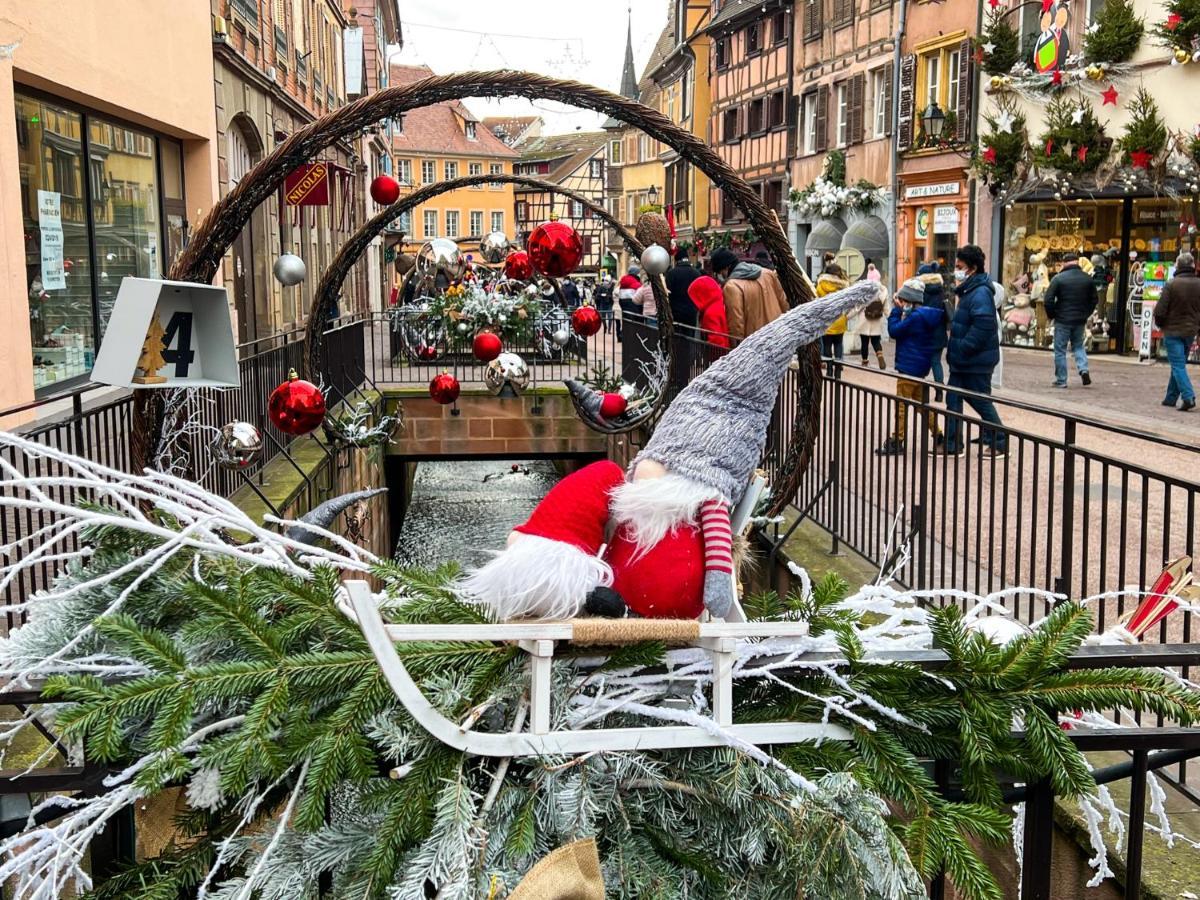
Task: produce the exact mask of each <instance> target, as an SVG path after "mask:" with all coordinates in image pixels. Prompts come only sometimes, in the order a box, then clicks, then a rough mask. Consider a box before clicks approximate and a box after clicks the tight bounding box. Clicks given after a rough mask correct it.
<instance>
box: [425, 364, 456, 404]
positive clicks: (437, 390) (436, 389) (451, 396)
mask: <svg viewBox="0 0 1200 900" xmlns="http://www.w3.org/2000/svg"><path fill="white" fill-rule="evenodd" d="M461 390H462V388H460V387H459V384H458V379H457V378H455V377H454V376H453V375H451V374H450V373H449V372H443V373H442V374H441V375H434V376H433V380H432V381H430V382H429V396H430V397H432V398H433V399H434V400H435V401H437V402H438V403H440V404H442V406H449V405H450V404H451V403H453V402H454V401H455V400H457V399H458V395H459V392H460V391H461Z"/></svg>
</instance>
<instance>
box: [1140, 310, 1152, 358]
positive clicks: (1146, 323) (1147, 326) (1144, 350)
mask: <svg viewBox="0 0 1200 900" xmlns="http://www.w3.org/2000/svg"><path fill="white" fill-rule="evenodd" d="M1141 325H1142V329H1141V330H1142V333H1141V334H1140V335H1139V337H1140V338H1141V340H1139V341H1138V359H1149V358H1150V339H1151V337H1152V336H1153V334H1154V304H1153V303H1152V302H1150V301H1149V300H1143V301H1142V322H1141Z"/></svg>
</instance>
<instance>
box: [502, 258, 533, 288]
mask: <svg viewBox="0 0 1200 900" xmlns="http://www.w3.org/2000/svg"><path fill="white" fill-rule="evenodd" d="M504 274H505V276H506V277H507V278H511V279H512V280H513V281H528V280H529V279H530V278H532V277H533V263H531V262H530V261H529V254H528V253H526V252H525V251H524V250H515V251H513V252H512V253H510V254H508V258H507V259H505V260H504Z"/></svg>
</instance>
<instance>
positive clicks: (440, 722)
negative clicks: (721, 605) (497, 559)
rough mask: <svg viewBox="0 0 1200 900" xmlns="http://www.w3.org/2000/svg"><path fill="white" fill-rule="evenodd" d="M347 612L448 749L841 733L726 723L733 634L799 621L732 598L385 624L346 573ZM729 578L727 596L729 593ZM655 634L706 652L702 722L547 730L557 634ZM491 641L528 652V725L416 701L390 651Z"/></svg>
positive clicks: (741, 514)
mask: <svg viewBox="0 0 1200 900" xmlns="http://www.w3.org/2000/svg"><path fill="white" fill-rule="evenodd" d="M764 485H765V481H764V480H763V479H762V478H756V479H755V480H754V482H753V483H752V484H751V485H750V488H749V489H748V490H747V491H746V496H745V497H743V498H742V502H741V503H739V504H738V507H737V509H736V510H734V512H733V515H732V516H731V520H732V521H731V525H732V526H733V533H734V534H739V533H741V531H742V530H743V529H744V528H745V526H746V523H747V521H748V520H749V518H750V515H751V514H752V512H753V510H754V506H755V504H756V503H757V501H758V497H759V496H760V495H761V493H762V490H763V487H764ZM345 587H346V591H347V593H348V594H349V598H350V603H351V607H352V608H351V609H347V610H346V613H347V615H350V616H352V617H353V618H354V619H355V620H356V621H357V622H358V625H359V627H360V628H361V629H362V632H363V635H364V637H366V639H367V644H368V645H369V646H370V648H371V652H372V653H373V654H374V655H375V658H376V659H377V660H378V661H379V666H380V668H381V669H382V670H383V675H384V677H385V678H386V679H387V682H388V685H389V686H390V687H391V688H392V690H393V691H394V692H395V694H396V696H397V697H398V698H399V699H400V702H401V703H403V704H404V708H405V709H407V710H408V712H409V714H410V715H411V716H412V717H413V718H414V719H416V721H417V722H419V723H420V724H421V725H422V727H424V728H425V730H426V731H428V732H429V733H430V734H431V735H433V736H434V737H435V738H437V739H438V740H439V741H441V742H442V743H444V744H448V745H449V746H451V747H454V748H455V749H457V750H462V751H465V752H467V753H472V754H475V755H477V756H496V757H509V756H546V755H552V754H564V755H573V754H579V753H590V752H594V751H603V750H664V749H680V748H686V747H716V746H721V745H725V744H728V743H729V738H730V737H732V738H734V739H736V740H739V741H744V742H746V743H750V744H755V745H763V744H794V743H799V742H801V741H814V740H849V739H850V733H849V732H848V731H847V730H846V729H844V728H842V727H841V726H838V725H830V724H821V723H807V722H767V723H753V724H743V725H735V724H733V667H734V662H735V661H736V658H737V646H738V642H739V641H744V640H747V639H752V638H772V637H802V636H804V635H807V634H808V625H807V623H804V622H783V623H781V622H747V621H746V615H745V612H744V611H743V610H742V607H741V604H740V603H739V602H738V601H737V600H736V599H735V601H734V608H733V610H731V612H730V615H729V617H728V621H725V622H691V621H688V622H678V621H659V620H654V619H623V620H615V621H614V620H606V619H576V620H571V621H567V622H519V623H506V624H494V625H493V624H488V625H387V624H385V623H384V621H383V618H382V616H381V615H380V612H379V608H378V606H377V605H376V603H375V601H374V599H373V598H372V595H371V589H370V587H369V586H368V585H367V583H366V582H364V581H348V582H346V584H345ZM736 587H737V586H736V584H735V585H734V588H735V591H734V596H735V598H736V596H737V591H736ZM644 640H665V641H667V642H668V643H671V644H674V645H676V646H679V645H683V646H695V647H701V648H703V649H705V650H708V651H709V652H710V653H711V654H712V660H713V690H712V716H711V717H710V719H709V721H706V722H705V723H704V725H702V726H701V725H664V726H659V725H651V726H645V727H636V728H589V729H583V730H578V731H573V730H557V731H555V730H552V729H551V724H550V723H551V721H552V717H551V712H552V710H551V706H550V704H551V667H552V665H553V662H554V651H555V644H556V642H557V641H568V642H574V643H578V644H588V645H596V644H608V645H611V644H614V643H631V642H635V641H644ZM432 641H445V642H458V641H461V642H477V641H499V642H508V643H514V644H516V645H518V646H519V647H520V648H521V649H522V650H524V651H525V653H527V654H528V656H529V705H530V717H529V727H528V730H521V731H515V732H508V733H503V734H487V733H481V732H477V731H473V730H472V729H471V728H470V727H468V726H467V725H459V724H457V723H455V722H452V721H451V720H450V719H447V718H446V717H445V716H443V715H442V714H441V712H439V711H438V710H437V709H436V708H435V707H434V706H433V704H431V703H430V702H429V700H428V699H426V697H425V695H424V694H423V693H421V689H420V688H419V687H418V686H417V684H416V682H414V681H413V679H412V676H411V675H409V673H408V670H407V669H406V668H405V667H404V662H403V661H402V660H401V659H400V655H399V654H398V653H397V652H396V644H397V643H416V642H432Z"/></svg>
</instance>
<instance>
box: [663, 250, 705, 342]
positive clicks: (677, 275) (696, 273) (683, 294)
mask: <svg viewBox="0 0 1200 900" xmlns="http://www.w3.org/2000/svg"><path fill="white" fill-rule="evenodd" d="M699 277H700V270H699V269H697V268H696V267H695V266H693V265H692V261H691V259H689V258H688V252H687V251H686V250H684V249H683V248H682V247H680V248H679V249H678V250H676V251H675V265H674V266H673V267H672V268H671V269H670V271H668V272H667V295H668V296H669V297H670V298H671V318H672V320H674V322H675V325H676V326H679V325H686V326H687V327H688V328H695V327H696V322H697V318H696V304H695V303H693V302H692V298H691V297H690V296H689V295H688V289H689V288H690V287H691V286H692V282H693V281H695V280H696V279H697V278H699ZM685 333H686V334H688V335H689V336H690V335H691V332H685Z"/></svg>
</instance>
